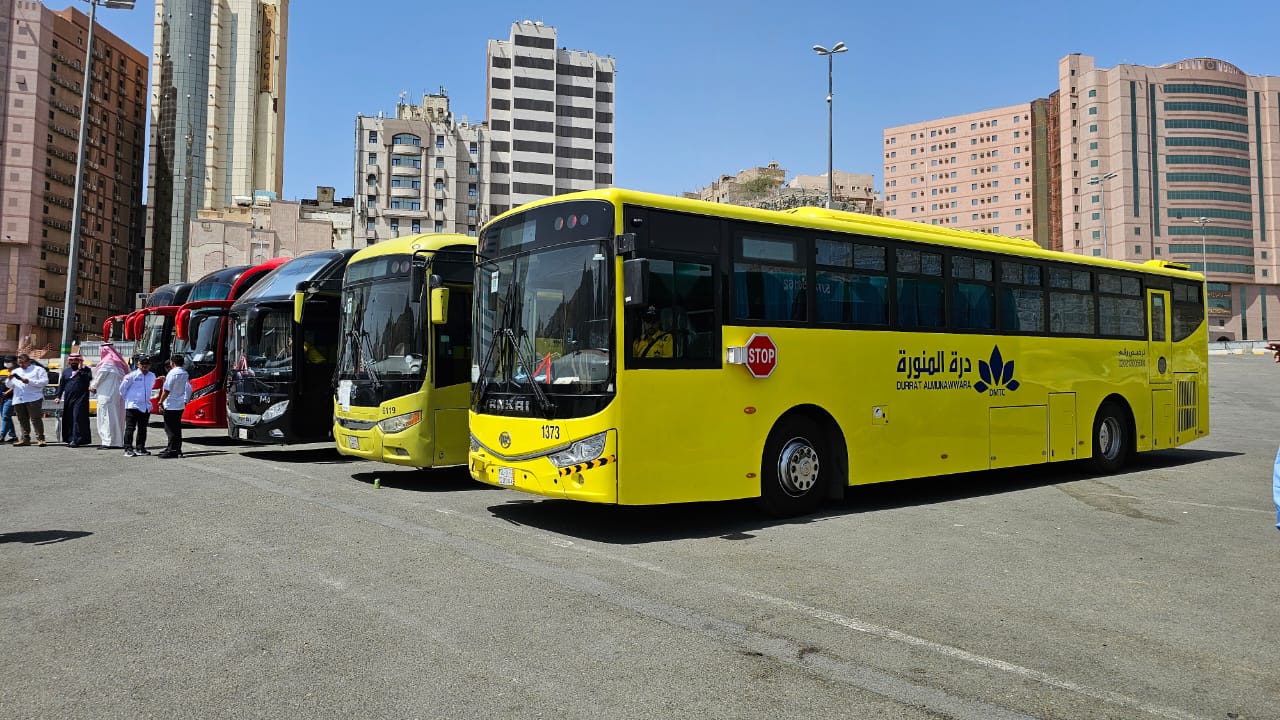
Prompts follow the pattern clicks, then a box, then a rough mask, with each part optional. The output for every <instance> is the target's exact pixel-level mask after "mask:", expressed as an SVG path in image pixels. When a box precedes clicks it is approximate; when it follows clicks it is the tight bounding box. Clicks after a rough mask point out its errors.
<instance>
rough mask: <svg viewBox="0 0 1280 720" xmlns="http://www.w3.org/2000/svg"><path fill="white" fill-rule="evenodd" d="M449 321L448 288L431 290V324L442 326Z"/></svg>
mask: <svg viewBox="0 0 1280 720" xmlns="http://www.w3.org/2000/svg"><path fill="white" fill-rule="evenodd" d="M448 320H449V288H447V287H438V288H431V324H432V325H443V324H445V323H446V322H448Z"/></svg>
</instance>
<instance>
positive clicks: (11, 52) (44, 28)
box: [0, 0, 147, 354]
mask: <svg viewBox="0 0 1280 720" xmlns="http://www.w3.org/2000/svg"><path fill="white" fill-rule="evenodd" d="M88 31H89V18H88V16H87V15H85V14H84V13H82V12H80V11H79V10H78V9H75V8H67V9H65V10H62V11H59V12H54V11H52V10H49V9H48V8H46V7H44V5H43V4H42V3H40V2H36V1H35V0H6V2H0V76H3V80H4V81H3V82H0V153H2V154H0V274H2V275H3V280H0V354H12V353H13V352H15V350H16V349H17V348H18V347H19V346H23V347H26V346H31V347H35V348H45V347H47V346H49V345H52V344H56V343H57V342H58V341H59V339H60V337H61V335H62V325H63V322H64V321H65V320H67V319H66V318H63V316H62V315H63V302H64V298H65V293H66V281H67V271H68V267H67V266H68V264H69V256H68V252H69V248H70V244H71V218H72V208H73V207H74V201H73V196H74V194H75V174H76V159H77V152H78V149H79V133H80V116H81V108H80V100H81V88H82V83H83V82H84V61H85V42H86V40H87V39H88ZM146 87H147V56H146V55H145V54H143V53H141V52H139V51H138V50H137V49H135V48H133V47H131V46H129V45H128V44H126V43H125V42H124V41H123V40H121V39H120V38H118V37H116V36H115V35H113V34H112V33H111V32H110V31H108V30H107V29H105V28H104V27H102V24H101V23H100V22H99V23H98V26H97V28H96V29H95V30H94V60H93V79H92V83H91V86H90V101H89V107H88V109H87V112H86V113H85V115H86V117H87V121H88V123H89V125H90V127H89V133H88V139H87V145H86V149H85V163H84V204H83V209H84V211H83V215H82V221H83V222H82V224H81V225H82V231H81V245H80V263H79V265H80V266H79V268H78V272H79V275H78V279H77V291H78V293H77V295H78V299H77V303H76V307H75V313H74V314H75V317H74V318H71V319H70V322H73V323H74V327H75V333H74V337H75V338H76V339H83V338H87V337H89V336H96V335H97V334H98V333H100V332H101V327H102V322H103V320H105V319H106V318H107V317H108V316H111V315H113V314H116V313H118V312H121V311H123V310H128V309H132V308H133V306H134V293H135V292H137V291H138V290H140V289H141V267H142V265H141V263H142V257H141V239H142V228H143V222H144V217H143V211H142V185H143V178H144V174H143V168H144V166H143V157H142V156H143V150H144V148H145V147H146V138H145V137H144V134H143V131H144V128H145V126H146V125H145V124H146V118H145V116H144V108H145V107H146Z"/></svg>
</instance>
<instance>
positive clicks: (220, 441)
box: [182, 434, 243, 447]
mask: <svg viewBox="0 0 1280 720" xmlns="http://www.w3.org/2000/svg"><path fill="white" fill-rule="evenodd" d="M182 443H183V444H184V445H208V446H210V447H230V446H233V445H241V444H243V443H241V442H240V441H239V440H235V439H233V438H230V437H227V436H226V435H194V436H192V435H186V434H184V435H183V436H182Z"/></svg>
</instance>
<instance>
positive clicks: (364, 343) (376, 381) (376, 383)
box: [348, 329, 382, 390]
mask: <svg viewBox="0 0 1280 720" xmlns="http://www.w3.org/2000/svg"><path fill="white" fill-rule="evenodd" d="M348 335H349V336H350V339H352V340H354V341H356V342H357V345H356V347H355V351H356V352H357V353H358V354H359V355H360V357H361V358H362V359H363V360H364V369H365V372H367V373H369V380H370V381H371V382H372V383H373V387H374V389H375V390H377V389H380V388H381V387H382V376H381V375H379V374H378V368H377V361H376V360H374V358H373V341H371V340H370V339H369V333H367V332H365V331H364V330H354V329H353V330H352V331H351V332H350V333H348ZM353 369H354V370H358V369H359V368H358V367H355V368H353Z"/></svg>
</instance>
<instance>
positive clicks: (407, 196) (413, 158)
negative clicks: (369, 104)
mask: <svg viewBox="0 0 1280 720" xmlns="http://www.w3.org/2000/svg"><path fill="white" fill-rule="evenodd" d="M488 156H489V133H488V131H487V130H486V128H485V127H484V126H483V125H477V124H472V123H469V122H466V121H465V120H463V121H461V122H459V121H457V120H455V119H454V116H453V113H452V112H451V111H450V110H449V96H448V95H447V94H446V93H445V91H444V88H441V89H440V93H439V94H437V95H424V96H423V98H422V104H421V105H410V104H408V103H406V102H405V98H404V95H403V94H402V95H401V97H400V102H399V103H398V104H397V105H396V116H395V117H383V116H382V114H381V113H379V114H378V115H377V116H375V117H366V116H364V115H358V116H356V158H355V167H356V177H355V221H354V223H355V237H356V238H360V239H362V241H363V242H362V244H363V245H372V244H374V243H376V242H377V241H379V240H386V239H387V238H394V237H400V236H401V235H412V234H416V233H429V232H437V233H439V232H448V233H454V232H456V233H465V234H467V235H472V236H474V235H476V233H477V231H478V230H479V228H480V225H482V224H483V223H484V222H485V221H486V220H487V219H488V216H487V212H486V211H487V209H488V201H489V193H490V184H489V168H488V164H487V163H486V162H485V161H484V159H485V158H487V157H488Z"/></svg>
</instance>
